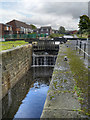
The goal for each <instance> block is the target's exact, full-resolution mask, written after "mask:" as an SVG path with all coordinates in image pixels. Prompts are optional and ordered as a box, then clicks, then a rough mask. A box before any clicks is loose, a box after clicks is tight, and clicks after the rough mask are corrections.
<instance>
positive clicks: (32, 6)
mask: <svg viewBox="0 0 90 120" xmlns="http://www.w3.org/2000/svg"><path fill="white" fill-rule="evenodd" d="M56 1H58V0H56ZM84 1H85V0H84ZM86 1H87V0H86ZM83 14H88V3H87V2H62V0H61V2H51V1H50V0H49V2H47V0H43V2H42V1H41V0H35V1H34V0H19V1H17V0H13V2H3V3H1V4H0V16H2V17H1V18H0V22H4V23H6V22H8V21H10V20H12V19H18V20H20V21H24V22H27V23H29V24H35V25H36V26H38V27H40V26H43V25H51V26H52V27H53V28H55V29H58V28H59V27H60V26H64V27H65V28H66V29H70V30H71V29H78V22H79V16H80V15H83Z"/></svg>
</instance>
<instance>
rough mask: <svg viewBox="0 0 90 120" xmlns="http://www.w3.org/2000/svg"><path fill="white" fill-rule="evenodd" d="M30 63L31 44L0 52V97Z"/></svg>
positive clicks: (23, 72)
mask: <svg viewBox="0 0 90 120" xmlns="http://www.w3.org/2000/svg"><path fill="white" fill-rule="evenodd" d="M31 63H32V45H31V44H28V45H24V46H21V47H19V48H15V49H12V50H8V51H3V52H2V98H3V97H4V96H5V95H6V94H7V92H8V90H9V89H10V88H12V87H13V86H14V85H15V84H16V83H17V81H18V80H20V78H21V77H22V76H23V75H24V74H25V73H26V72H27V71H28V70H29V69H30V67H31Z"/></svg>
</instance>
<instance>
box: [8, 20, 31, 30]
mask: <svg viewBox="0 0 90 120" xmlns="http://www.w3.org/2000/svg"><path fill="white" fill-rule="evenodd" d="M12 22H14V23H15V25H16V27H17V28H18V27H24V28H30V29H32V27H31V26H30V25H28V24H26V23H25V22H21V21H18V20H12V21H10V22H8V23H7V24H9V23H12Z"/></svg>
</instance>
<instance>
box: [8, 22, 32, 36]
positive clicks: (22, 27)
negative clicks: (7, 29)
mask: <svg viewBox="0 0 90 120" xmlns="http://www.w3.org/2000/svg"><path fill="white" fill-rule="evenodd" d="M7 24H8V25H12V30H13V34H28V33H32V32H33V30H32V27H31V26H30V25H28V24H26V23H25V22H21V21H18V20H12V21H10V22H8V23H7Z"/></svg>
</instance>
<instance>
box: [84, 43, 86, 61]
mask: <svg viewBox="0 0 90 120" xmlns="http://www.w3.org/2000/svg"><path fill="white" fill-rule="evenodd" d="M85 52H86V43H84V59H85Z"/></svg>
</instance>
